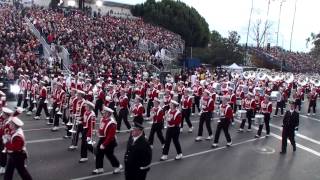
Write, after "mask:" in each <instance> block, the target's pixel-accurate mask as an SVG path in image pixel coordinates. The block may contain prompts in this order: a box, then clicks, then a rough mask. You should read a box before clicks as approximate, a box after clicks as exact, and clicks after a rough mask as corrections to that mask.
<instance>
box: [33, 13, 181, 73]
mask: <svg viewBox="0 0 320 180" xmlns="http://www.w3.org/2000/svg"><path fill="white" fill-rule="evenodd" d="M27 16H28V17H29V18H30V19H31V20H32V22H33V24H34V25H35V27H36V28H37V29H38V30H39V31H40V32H41V34H43V36H45V37H46V38H47V41H48V43H49V44H50V43H55V44H57V45H62V46H64V47H65V48H66V49H67V50H68V52H69V54H70V58H71V59H72V67H71V70H72V71H74V72H78V71H87V67H92V71H94V72H97V70H98V69H99V68H100V69H101V68H102V70H106V69H107V68H104V69H103V67H105V66H110V64H112V63H110V62H126V63H121V66H123V67H122V68H123V69H127V68H128V67H127V66H131V65H132V63H130V62H149V63H152V64H154V65H156V66H158V67H159V68H162V63H161V59H159V58H158V57H156V56H155V54H156V53H157V51H160V50H161V49H162V48H175V47H179V46H181V44H182V43H183V41H182V40H181V39H180V37H179V36H178V35H176V34H174V33H171V32H169V31H167V30H164V29H162V28H160V27H156V26H152V25H150V24H147V23H144V22H143V20H141V19H124V18H116V17H113V16H109V15H106V16H90V15H89V14H88V13H86V12H83V11H80V10H76V9H68V10H66V9H44V8H39V7H33V8H31V9H29V10H28V11H27ZM141 39H147V40H150V41H152V42H154V43H156V44H157V45H158V47H159V48H158V49H157V50H156V51H142V50H140V49H139V42H140V40H141ZM116 64H119V63H116Z"/></svg>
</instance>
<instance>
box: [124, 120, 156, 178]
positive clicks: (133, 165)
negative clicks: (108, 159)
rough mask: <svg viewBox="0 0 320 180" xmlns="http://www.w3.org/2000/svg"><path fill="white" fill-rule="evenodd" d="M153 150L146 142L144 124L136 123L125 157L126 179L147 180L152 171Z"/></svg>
mask: <svg viewBox="0 0 320 180" xmlns="http://www.w3.org/2000/svg"><path fill="white" fill-rule="evenodd" d="M151 159H152V150H151V148H150V146H149V143H148V141H147V140H146V138H145V136H144V132H143V126H142V124H137V123H135V125H134V128H133V129H132V131H131V136H130V137H129V141H128V144H127V150H126V153H125V156H124V165H125V179H126V180H145V179H146V177H147V172H148V171H149V170H150V164H151Z"/></svg>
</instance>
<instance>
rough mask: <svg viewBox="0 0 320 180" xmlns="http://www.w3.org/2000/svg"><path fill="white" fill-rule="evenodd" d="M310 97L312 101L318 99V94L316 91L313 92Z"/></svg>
mask: <svg viewBox="0 0 320 180" xmlns="http://www.w3.org/2000/svg"><path fill="white" fill-rule="evenodd" d="M309 97H310V101H317V98H318V94H317V93H314V92H311V93H310V95H309Z"/></svg>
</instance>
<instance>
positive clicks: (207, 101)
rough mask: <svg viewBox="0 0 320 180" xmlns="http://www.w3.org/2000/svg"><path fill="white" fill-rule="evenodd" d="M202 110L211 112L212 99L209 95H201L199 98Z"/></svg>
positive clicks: (212, 107) (212, 106)
mask: <svg viewBox="0 0 320 180" xmlns="http://www.w3.org/2000/svg"><path fill="white" fill-rule="evenodd" d="M201 106H202V112H213V110H214V101H213V99H212V98H211V97H207V98H205V97H202V98H201Z"/></svg>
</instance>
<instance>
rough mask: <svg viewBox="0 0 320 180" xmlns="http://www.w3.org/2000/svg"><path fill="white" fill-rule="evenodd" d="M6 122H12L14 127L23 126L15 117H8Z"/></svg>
mask: <svg viewBox="0 0 320 180" xmlns="http://www.w3.org/2000/svg"><path fill="white" fill-rule="evenodd" d="M8 122H13V123H14V124H15V125H17V126H19V127H21V126H23V125H24V123H23V122H22V121H21V120H20V119H19V118H17V117H10V119H9V121H8Z"/></svg>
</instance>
